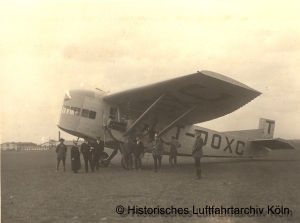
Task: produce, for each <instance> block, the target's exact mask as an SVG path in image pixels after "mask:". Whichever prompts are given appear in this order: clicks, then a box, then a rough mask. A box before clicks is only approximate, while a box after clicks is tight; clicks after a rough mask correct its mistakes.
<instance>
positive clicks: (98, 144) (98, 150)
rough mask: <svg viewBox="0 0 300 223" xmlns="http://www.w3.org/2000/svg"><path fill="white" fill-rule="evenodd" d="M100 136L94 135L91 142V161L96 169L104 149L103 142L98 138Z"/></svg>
mask: <svg viewBox="0 0 300 223" xmlns="http://www.w3.org/2000/svg"><path fill="white" fill-rule="evenodd" d="M100 139H101V136H98V137H96V141H95V142H94V143H93V144H92V147H93V149H92V152H93V163H94V166H95V167H96V170H98V169H99V160H100V157H101V156H102V153H103V151H104V143H103V142H102V141H101V140H100Z"/></svg>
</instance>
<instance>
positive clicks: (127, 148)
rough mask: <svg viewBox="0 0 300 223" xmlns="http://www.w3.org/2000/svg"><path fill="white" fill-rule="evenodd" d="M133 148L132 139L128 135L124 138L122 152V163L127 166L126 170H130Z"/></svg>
mask: <svg viewBox="0 0 300 223" xmlns="http://www.w3.org/2000/svg"><path fill="white" fill-rule="evenodd" d="M133 150H134V145H133V143H132V140H131V139H130V137H127V138H126V141H125V143H124V144H123V154H124V160H123V161H124V164H125V166H126V168H127V170H131V166H132V154H133V152H134V151H133Z"/></svg>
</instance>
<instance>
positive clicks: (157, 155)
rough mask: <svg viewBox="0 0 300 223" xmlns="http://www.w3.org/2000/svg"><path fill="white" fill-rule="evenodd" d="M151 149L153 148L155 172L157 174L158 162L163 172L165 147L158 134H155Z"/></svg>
mask: <svg viewBox="0 0 300 223" xmlns="http://www.w3.org/2000/svg"><path fill="white" fill-rule="evenodd" d="M151 148H152V156H153V160H154V172H157V161H158V168H159V170H160V171H161V159H162V155H163V150H164V147H163V144H162V141H161V140H160V138H159V137H158V135H157V134H155V136H154V141H153V142H152V145H151Z"/></svg>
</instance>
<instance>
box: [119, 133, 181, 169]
mask: <svg viewBox="0 0 300 223" xmlns="http://www.w3.org/2000/svg"><path fill="white" fill-rule="evenodd" d="M164 143H165V144H166V145H170V146H171V149H170V156H169V163H170V166H173V165H176V164H177V148H180V147H181V144H180V143H179V142H178V141H177V140H176V138H175V136H172V141H171V142H164V141H162V139H161V138H160V137H159V136H158V135H157V134H155V136H154V141H153V142H152V144H151V151H152V157H153V160H154V172H157V170H160V171H161V159H162V157H163V153H164V147H163V144H164ZM123 153H124V163H125V167H126V168H127V169H128V170H130V169H132V164H133V162H132V157H134V160H135V170H138V171H140V170H141V158H142V156H143V155H144V153H145V151H144V145H143V143H142V142H141V137H140V136H137V137H136V142H133V141H132V140H131V138H129V137H128V138H127V139H126V142H125V143H124V146H123ZM173 160H174V164H173Z"/></svg>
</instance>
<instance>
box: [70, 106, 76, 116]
mask: <svg viewBox="0 0 300 223" xmlns="http://www.w3.org/2000/svg"><path fill="white" fill-rule="evenodd" d="M76 110H77V108H76V107H71V110H70V115H75V112H76Z"/></svg>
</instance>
